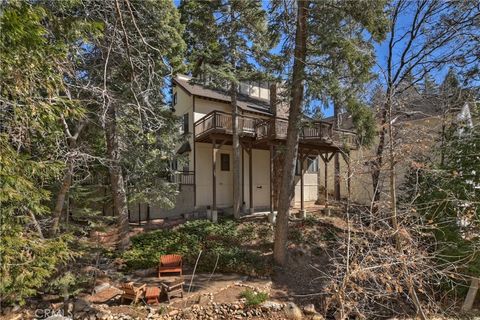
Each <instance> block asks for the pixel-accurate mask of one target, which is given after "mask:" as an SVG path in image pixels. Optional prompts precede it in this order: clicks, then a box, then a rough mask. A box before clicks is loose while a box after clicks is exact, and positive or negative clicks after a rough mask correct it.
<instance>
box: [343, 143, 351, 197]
mask: <svg viewBox="0 0 480 320" xmlns="http://www.w3.org/2000/svg"><path fill="white" fill-rule="evenodd" d="M342 157H343V160H345V162H346V163H347V200H348V201H349V202H350V199H351V196H352V179H351V176H352V168H351V167H350V153H343V152H342Z"/></svg>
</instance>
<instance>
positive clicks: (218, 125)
mask: <svg viewBox="0 0 480 320" xmlns="http://www.w3.org/2000/svg"><path fill="white" fill-rule="evenodd" d="M287 129H288V120H286V119H280V118H270V119H261V118H253V117H247V116H241V115H239V116H238V132H239V134H240V135H243V136H246V135H248V136H251V137H254V138H256V139H258V140H262V139H277V140H284V139H286V138H287ZM214 132H215V133H225V134H232V115H231V114H229V113H225V112H221V111H213V112H210V113H209V114H207V115H205V116H204V117H203V118H201V119H200V120H198V121H197V122H195V137H197V138H198V137H200V136H203V135H205V134H207V133H214ZM300 140H301V141H304V142H322V143H328V144H334V145H337V146H348V147H354V146H356V135H355V133H354V132H352V131H348V130H340V129H333V125H332V123H330V122H326V121H322V120H313V121H304V122H303V123H302V129H301V131H300Z"/></svg>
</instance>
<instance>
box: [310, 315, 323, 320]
mask: <svg viewBox="0 0 480 320" xmlns="http://www.w3.org/2000/svg"><path fill="white" fill-rule="evenodd" d="M311 319H312V320H325V318H324V317H323V316H322V315H320V314H315V315H313V316H312V318H311Z"/></svg>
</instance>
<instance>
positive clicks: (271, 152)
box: [270, 144, 274, 213]
mask: <svg viewBox="0 0 480 320" xmlns="http://www.w3.org/2000/svg"><path fill="white" fill-rule="evenodd" d="M273 153H274V148H273V144H271V145H270V212H271V213H273V176H274V172H273Z"/></svg>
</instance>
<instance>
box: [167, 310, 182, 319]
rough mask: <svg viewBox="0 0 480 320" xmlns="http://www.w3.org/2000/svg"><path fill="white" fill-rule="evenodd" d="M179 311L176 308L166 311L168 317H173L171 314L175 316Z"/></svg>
mask: <svg viewBox="0 0 480 320" xmlns="http://www.w3.org/2000/svg"><path fill="white" fill-rule="evenodd" d="M179 312H180V311H179V310H176V309H175V310H172V311H170V312H169V313H168V315H169V316H170V317H173V316H176V315H177V314H178V313H179Z"/></svg>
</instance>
